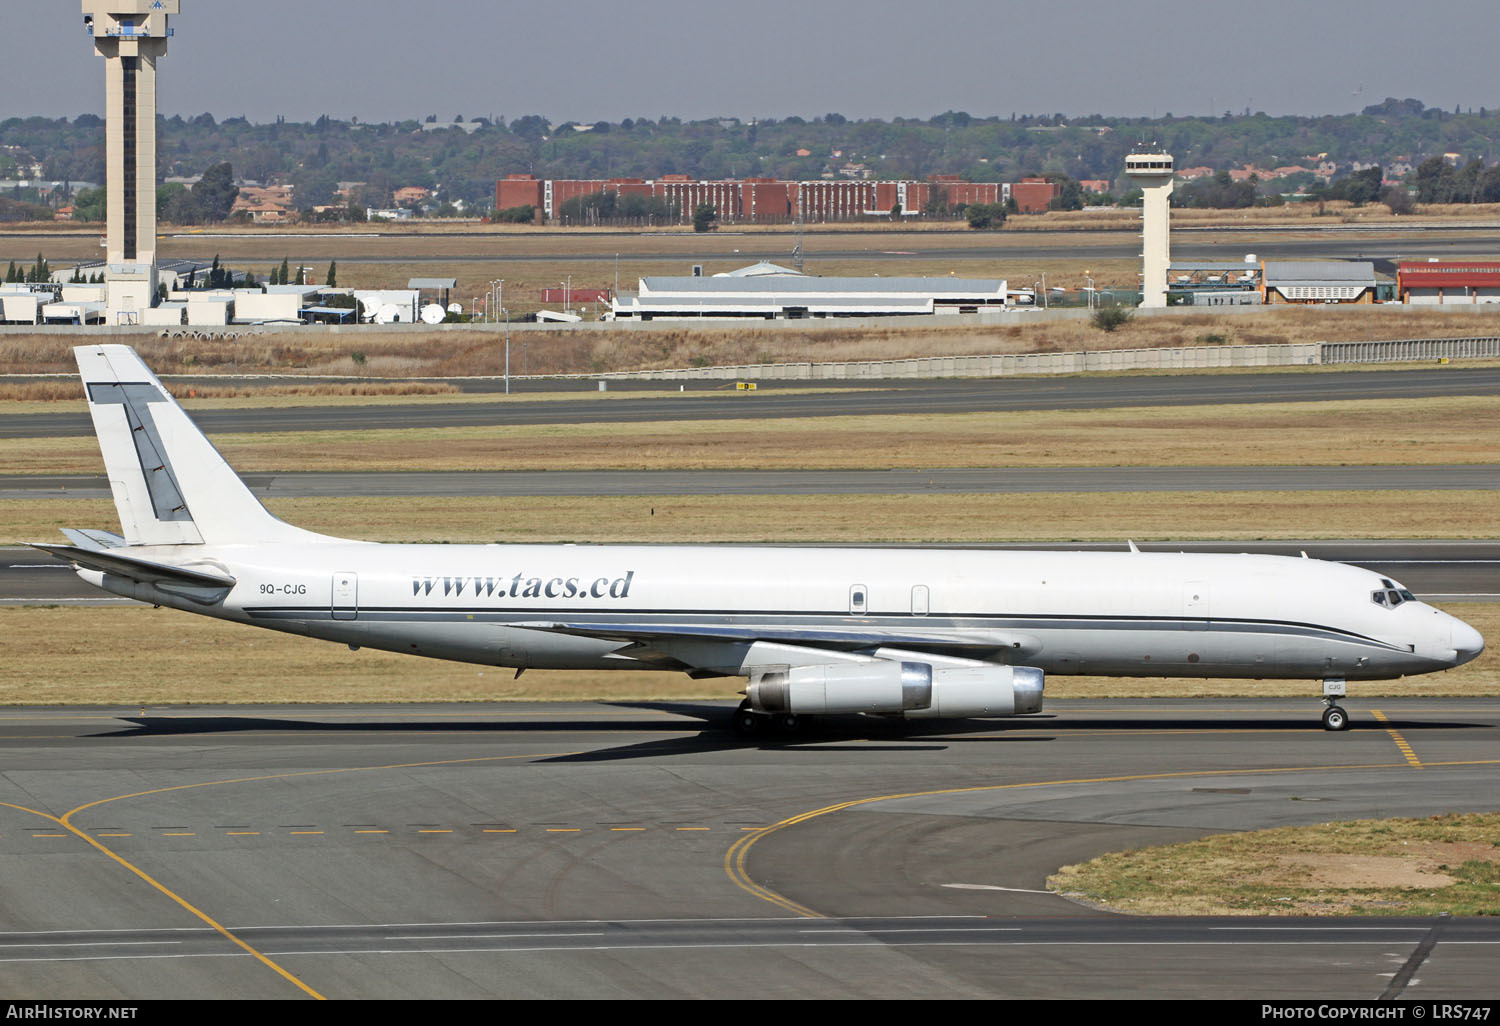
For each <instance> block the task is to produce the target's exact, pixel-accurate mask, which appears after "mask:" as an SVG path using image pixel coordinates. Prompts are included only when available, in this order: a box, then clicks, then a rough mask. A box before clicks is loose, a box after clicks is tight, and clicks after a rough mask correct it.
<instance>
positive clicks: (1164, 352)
mask: <svg viewBox="0 0 1500 1026" xmlns="http://www.w3.org/2000/svg"><path fill="white" fill-rule="evenodd" d="M1486 357H1489V358H1500V337H1496V338H1446V339H1391V340H1388V341H1383V342H1301V343H1294V344H1289V345H1255V346H1184V347H1177V348H1157V349H1102V350H1085V351H1079V352H1072V353H1020V354H1011V355H994V356H926V357H916V358H912V359H907V360H865V361H858V362H851V363H754V364H738V365H728V366H718V367H680V368H673V369H670V370H654V371H617V372H613V373H607V374H579V375H568V376H569V377H584V378H595V379H612V380H622V379H635V380H641V379H645V380H654V381H699V380H715V381H726V380H740V381H860V380H871V381H875V380H889V379H892V378H998V377H1004V376H1006V375H1011V374H1081V373H1084V372H1088V371H1095V372H1097V371H1125V370H1207V369H1212V368H1217V367H1300V366H1308V365H1311V364H1347V363H1392V362H1398V361H1423V360H1460V359H1483V358H1486Z"/></svg>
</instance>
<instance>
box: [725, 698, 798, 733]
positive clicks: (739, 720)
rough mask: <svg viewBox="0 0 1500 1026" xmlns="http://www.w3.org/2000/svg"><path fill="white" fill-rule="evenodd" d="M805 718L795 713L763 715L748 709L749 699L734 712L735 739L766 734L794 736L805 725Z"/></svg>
mask: <svg viewBox="0 0 1500 1026" xmlns="http://www.w3.org/2000/svg"><path fill="white" fill-rule="evenodd" d="M807 720H808V718H807V717H806V716H798V715H797V714H796V713H763V712H756V711H755V710H754V709H752V708H751V707H750V699H748V698H747V699H745V700H744V701H743V702H741V703H740V707H739V708H738V709H736V710H735V711H734V720H733V727H734V733H735V736H736V737H747V738H748V737H763V736H765V735H767V734H795V733H797V732H798V731H799V730H801V729H802V727H803V726H804V725H805V724H806V723H807Z"/></svg>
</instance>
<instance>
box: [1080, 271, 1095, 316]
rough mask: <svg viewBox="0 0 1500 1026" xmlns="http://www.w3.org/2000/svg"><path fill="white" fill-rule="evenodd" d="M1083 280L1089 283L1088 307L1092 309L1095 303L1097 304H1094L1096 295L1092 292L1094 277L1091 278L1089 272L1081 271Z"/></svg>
mask: <svg viewBox="0 0 1500 1026" xmlns="http://www.w3.org/2000/svg"><path fill="white" fill-rule="evenodd" d="M1083 280H1084V281H1086V282H1088V283H1089V309H1090V310H1092V309H1093V308H1094V307H1095V305H1097V304H1096V298H1097V297H1096V294H1095V292H1094V279H1092V278H1090V277H1089V272H1087V271H1084V272H1083Z"/></svg>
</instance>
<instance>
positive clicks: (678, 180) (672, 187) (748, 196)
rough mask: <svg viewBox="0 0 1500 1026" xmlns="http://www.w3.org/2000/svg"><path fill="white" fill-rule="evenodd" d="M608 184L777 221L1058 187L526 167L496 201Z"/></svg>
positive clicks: (1026, 199)
mask: <svg viewBox="0 0 1500 1026" xmlns="http://www.w3.org/2000/svg"><path fill="white" fill-rule="evenodd" d="M602 192H613V193H615V194H617V195H621V196H625V195H632V194H634V195H641V196H650V197H655V198H660V199H663V200H665V201H666V202H667V203H668V204H670V205H671V206H672V207H673V208H674V209H675V210H676V211H677V217H678V219H679V220H680V221H682V222H686V221H689V220H691V219H692V216H693V211H694V209H696V208H697V207H698V205H699V204H702V203H707V204H709V205H710V206H712V207H714V208H715V209H716V210H717V211H718V215H719V221H720V222H721V223H724V224H733V223H736V222H747V223H761V224H779V223H786V222H789V221H794V220H796V218H797V216H798V213H799V211H800V213H801V216H802V218H803V220H806V221H811V222H824V221H860V220H864V219H866V218H870V217H889V216H890V215H891V213H892V212H893V211H896V210H897V208H899V214H900V215H901V216H904V217H914V216H917V215H920V214H922V213H924V212H926V211H927V210H928V207H929V204H932V203H934V201H935V200H940V201H941V202H940V203H938V204H937V205H939V206H941V207H942V208H943V209H944V210H947V211H952V210H956V209H957V208H960V207H965V206H969V205H971V204H974V203H989V204H995V203H1004V202H1006V201H1007V200H1008V199H1011V198H1012V197H1015V199H1016V204H1017V209H1018V210H1019V211H1020V212H1021V213H1040V212H1041V211H1044V210H1046V209H1047V205H1048V203H1050V202H1051V200H1052V197H1053V195H1054V194H1055V192H1056V187H1055V186H1054V185H1053V184H1052V183H1051V182H1048V181H1045V180H1043V179H1026V180H1025V181H1023V182H1020V183H1018V184H1016V185H1002V184H1000V183H998V182H967V181H964V180H963V179H961V178H959V177H958V176H957V175H933V176H932V177H931V178H929V179H928V180H927V181H925V182H916V181H906V182H875V181H849V180H835V181H816V182H786V181H780V180H778V179H774V178H746V179H744V180H743V181H735V180H727V181H717V182H714V181H702V180H698V179H693V178H689V177H688V176H687V175H663V176H662V177H661V178H658V179H655V180H652V181H646V180H643V179H640V178H610V179H593V180H578V179H572V180H565V179H547V180H541V179H538V178H535V177H533V176H532V175H508V176H507V177H505V178H502V179H501V180H500V181H498V182H497V183H496V184H495V208H496V209H497V210H506V209H509V208H512V207H520V206H532V207H535V208H536V209H537V210H539V211H541V216H542V218H543V219H544V220H548V221H550V220H552V219H553V218H555V217H556V216H557V211H558V210H559V209H560V208H561V206H562V204H564V203H566V202H567V201H568V200H570V199H573V198H575V197H579V196H589V195H593V194H595V193H602Z"/></svg>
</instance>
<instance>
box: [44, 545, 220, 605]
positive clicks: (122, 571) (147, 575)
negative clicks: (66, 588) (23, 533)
mask: <svg viewBox="0 0 1500 1026" xmlns="http://www.w3.org/2000/svg"><path fill="white" fill-rule="evenodd" d="M32 548H34V549H40V550H42V551H43V552H49V553H51V554H52V555H54V556H57V557H58V558H60V559H66V560H68V561H69V562H70V563H72V564H73V565H74V566H77V567H81V568H83V569H85V570H94V571H97V572H99V573H104V574H113V575H115V576H116V577H124V578H127V579H129V580H132V581H136V582H138V583H140V584H149V585H152V586H153V587H157V588H160V589H162V590H163V591H170V592H173V593H175V594H185V595H187V596H188V597H191V598H194V599H196V600H198V601H207V602H216V601H218V600H219V599H221V598H223V597H224V596H225V595H227V594H228V593H229V590H230V589H231V588H233V587H234V586H235V583H236V581H235V579H234V578H233V577H230V576H229V575H228V574H225V573H220V572H218V571H215V570H210V569H193V570H189V569H187V568H186V567H180V566H171V565H169V564H167V563H157V562H154V561H152V560H149V559H138V558H136V557H135V556H126V555H124V554H122V553H121V552H120V551H119V550H118V549H116V550H112V551H111V550H103V549H86V548H80V547H77V546H73V545H36V544H33V545H32ZM184 589H191V592H187V591H185V590H184Z"/></svg>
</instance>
